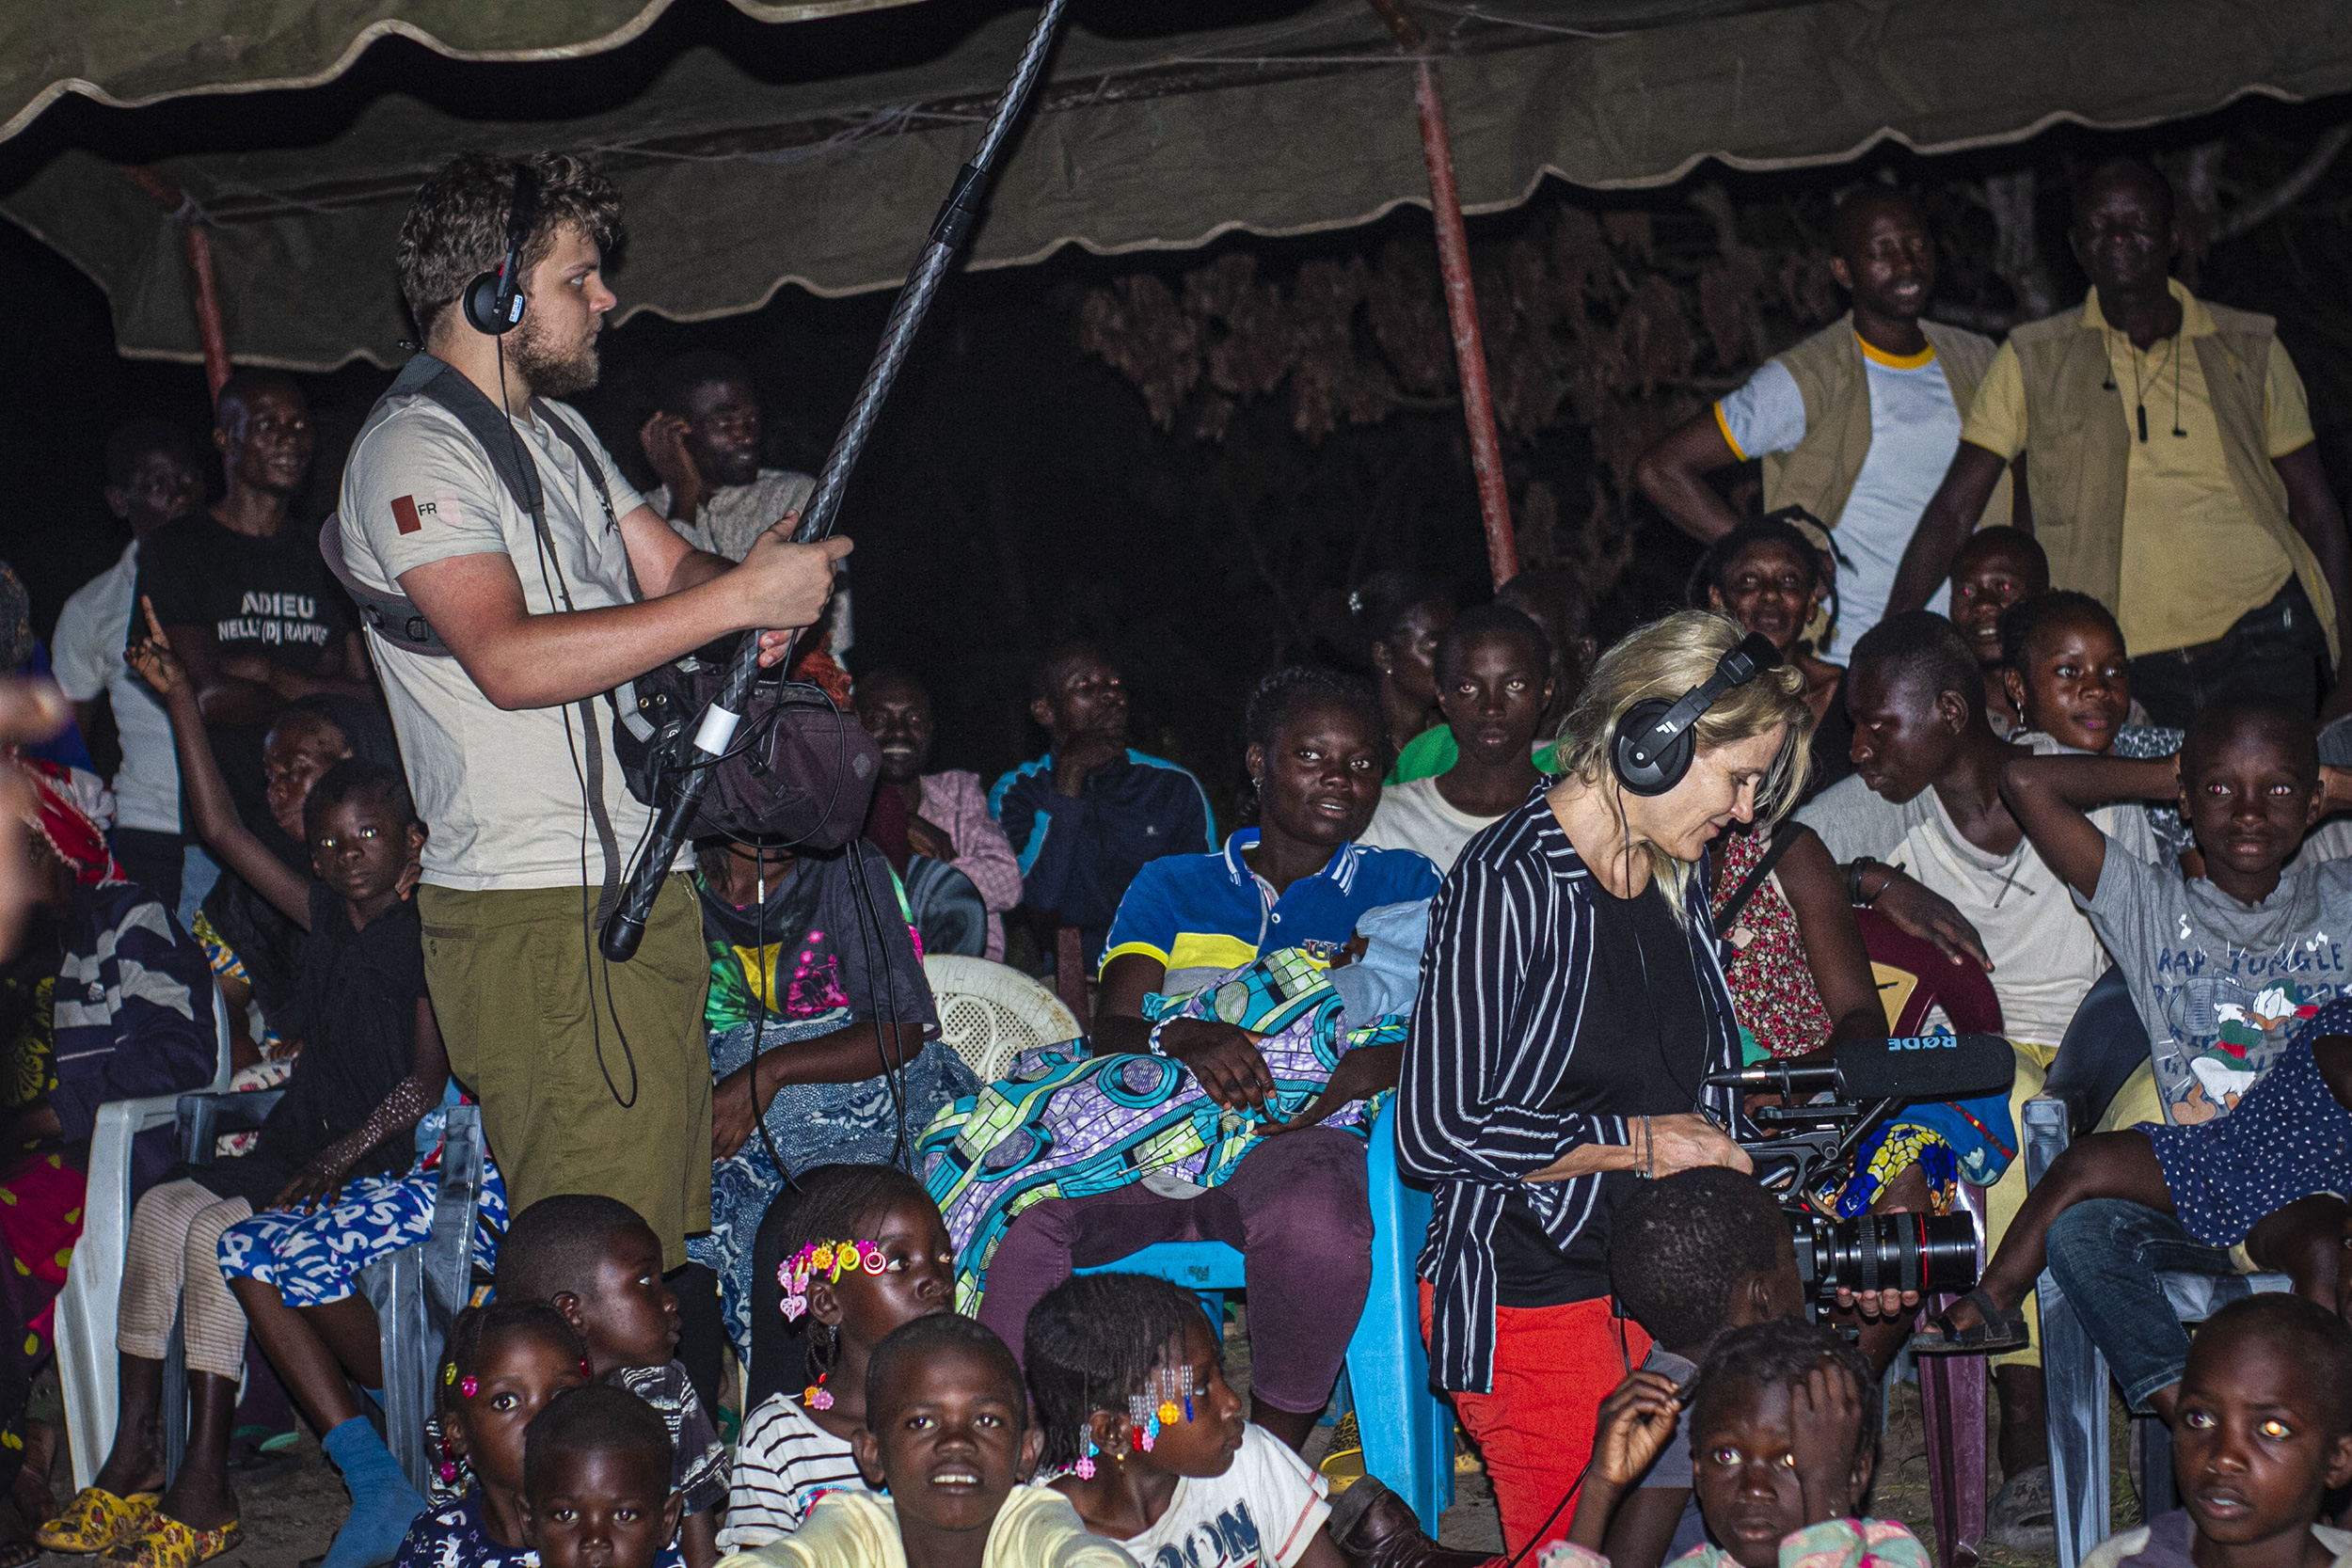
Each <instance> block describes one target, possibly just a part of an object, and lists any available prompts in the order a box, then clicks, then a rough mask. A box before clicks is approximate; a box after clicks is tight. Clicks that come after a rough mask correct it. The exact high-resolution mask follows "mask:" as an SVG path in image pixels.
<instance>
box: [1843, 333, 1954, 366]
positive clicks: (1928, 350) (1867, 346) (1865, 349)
mask: <svg viewBox="0 0 2352 1568" xmlns="http://www.w3.org/2000/svg"><path fill="white" fill-rule="evenodd" d="M1853 341H1855V342H1857V343H1860V344H1861V345H1862V357H1864V358H1865V359H1867V360H1870V361H1871V362H1872V363H1874V364H1880V365H1884V366H1885V367H1886V368H1887V369H1888V370H1890V371H1915V370H1917V369H1919V368H1920V367H1921V366H1922V365H1932V364H1934V363H1935V345H1934V344H1933V343H1930V344H1929V345H1928V346H1927V347H1925V348H1923V349H1921V350H1920V351H1919V352H1918V353H1916V354H1889V353H1887V352H1886V351H1885V350H1884V349H1883V348H1878V347H1875V346H1874V345H1872V343H1871V341H1870V340H1869V339H1867V338H1865V337H1864V336H1863V335H1862V334H1861V333H1859V332H1857V333H1855V334H1854V335H1853Z"/></svg>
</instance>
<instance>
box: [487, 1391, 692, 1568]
mask: <svg viewBox="0 0 2352 1568" xmlns="http://www.w3.org/2000/svg"><path fill="white" fill-rule="evenodd" d="M670 1471H671V1459H670V1434H669V1432H668V1431H667V1429H665V1428H664V1427H663V1426H662V1424H661V1418H660V1416H659V1415H658V1414H656V1413H655V1411H654V1409H653V1407H652V1406H650V1405H648V1404H646V1403H645V1402H644V1401H643V1400H640V1399H636V1398H633V1397H632V1396H630V1395H629V1394H627V1393H625V1392H623V1391H622V1390H621V1389H618V1388H608V1387H589V1388H571V1389H567V1390H565V1391H564V1393H561V1394H559V1395H557V1396H556V1397H555V1398H554V1399H552V1400H550V1401H548V1407H547V1408H546V1409H545V1410H543V1411H541V1412H540V1413H539V1415H538V1416H537V1417H536V1418H534V1419H533V1420H532V1423H531V1425H530V1427H529V1428H528V1429H527V1431H526V1432H525V1433H524V1437H523V1491H522V1497H521V1502H522V1523H523V1539H524V1540H526V1541H528V1542H529V1543H530V1544H531V1546H532V1552H533V1553H535V1554H536V1557H535V1561H536V1564H537V1568H656V1565H657V1564H658V1563H660V1562H661V1561H662V1560H664V1559H665V1558H666V1557H667V1556H668V1553H667V1551H666V1549H665V1548H667V1547H668V1545H669V1544H670V1543H671V1542H672V1541H674V1540H675V1539H676V1537H677V1534H678V1513H679V1512H680V1510H682V1509H683V1508H684V1507H685V1499H684V1498H682V1497H679V1496H678V1495H677V1494H676V1493H675V1492H674V1491H672V1490H671V1489H670Z"/></svg>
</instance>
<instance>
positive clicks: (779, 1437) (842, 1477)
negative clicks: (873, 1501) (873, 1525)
mask: <svg viewBox="0 0 2352 1568" xmlns="http://www.w3.org/2000/svg"><path fill="white" fill-rule="evenodd" d="M866 1490H868V1488H867V1486H866V1478H865V1477H864V1476H862V1475H860V1474H859V1473H858V1468H857V1461H856V1459H855V1458H853V1457H852V1456H851V1454H850V1444H849V1440H848V1439H847V1438H841V1437H835V1436H834V1434H833V1433H830V1432H827V1431H826V1430H825V1429H824V1428H823V1427H820V1426H818V1424H817V1423H816V1422H815V1421H813V1420H811V1419H810V1418H809V1415H808V1412H807V1411H805V1410H803V1409H802V1408H801V1402H800V1401H798V1400H796V1399H793V1398H791V1397H790V1396H789V1395H786V1394H771V1395H769V1396H768V1397H767V1398H766V1399H764V1400H762V1401H761V1402H759V1406H758V1408H757V1409H755V1410H754V1411H753V1412H752V1413H751V1416H750V1417H749V1418H747V1419H746V1420H745V1421H744V1422H743V1433H742V1436H741V1437H739V1439H737V1441H736V1446H735V1479H734V1481H733V1482H732V1483H731V1484H730V1485H729V1487H728V1488H727V1522H726V1528H723V1529H722V1530H720V1532H719V1544H720V1545H721V1546H722V1547H723V1548H725V1549H726V1550H728V1551H736V1552H742V1551H749V1550H751V1549H752V1548H753V1547H755V1546H765V1545H767V1544H769V1543H770V1542H771V1541H775V1540H778V1539H780V1538H781V1537H784V1536H787V1535H789V1534H791V1533H792V1532H793V1531H794V1530H797V1529H799V1528H801V1522H802V1521H803V1520H804V1519H806V1518H807V1517H808V1510H809V1505H810V1504H812V1503H814V1502H815V1501H816V1500H817V1499H818V1497H820V1496H822V1495H823V1494H825V1493H827V1492H864V1491H866Z"/></svg>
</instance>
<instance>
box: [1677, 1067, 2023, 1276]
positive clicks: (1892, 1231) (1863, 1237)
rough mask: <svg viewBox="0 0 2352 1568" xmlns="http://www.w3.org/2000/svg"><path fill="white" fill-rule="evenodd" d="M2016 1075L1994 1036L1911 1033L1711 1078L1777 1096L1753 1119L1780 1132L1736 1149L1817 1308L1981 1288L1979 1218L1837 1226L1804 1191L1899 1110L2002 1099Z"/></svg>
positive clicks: (1899, 1217)
mask: <svg viewBox="0 0 2352 1568" xmlns="http://www.w3.org/2000/svg"><path fill="white" fill-rule="evenodd" d="M2016 1070H2017V1068H2016V1058H2015V1057H2014V1055H2013V1054H2012V1053H2010V1047H2009V1042H2008V1041H2007V1040H2005V1039H2003V1038H2002V1037H2000V1036H1998V1035H1915V1036H1908V1037H1900V1038H1895V1039H1864V1040H1849V1041H1847V1042H1846V1043H1845V1044H1844V1045H1841V1046H1839V1047H1838V1048H1837V1050H1836V1059H1835V1060H1834V1061H1833V1062H1831V1063H1829V1064H1827V1065H1822V1066H1811V1065H1807V1066H1798V1065H1795V1064H1792V1063H1788V1062H1777V1063H1767V1064H1764V1065H1761V1066H1757V1067H1753V1068H1747V1069H1742V1070H1740V1071H1738V1072H1718V1073H1713V1074H1711V1075H1709V1076H1708V1080H1707V1082H1708V1083H1709V1084H1713V1085H1724V1086H1728V1087H1732V1088H1738V1089H1740V1090H1743V1091H1745V1092H1746V1093H1749V1094H1778V1095H1779V1096H1780V1097H1781V1101H1782V1102H1781V1103H1780V1104H1778V1105H1767V1106H1762V1107H1759V1108H1758V1109H1757V1110H1756V1112H1754V1113H1753V1117H1752V1119H1753V1120H1754V1121H1755V1122H1756V1125H1757V1126H1758V1127H1760V1128H1762V1129H1765V1130H1766V1131H1769V1132H1775V1133H1777V1135H1776V1136H1772V1137H1764V1138H1756V1139H1753V1140H1746V1141H1742V1142H1741V1143H1740V1148H1743V1149H1745V1150H1747V1153H1748V1158H1749V1159H1751V1160H1753V1161H1754V1162H1755V1163H1756V1180H1759V1181H1761V1182H1762V1183H1763V1184H1764V1188H1765V1190H1766V1191H1767V1192H1770V1193H1771V1194H1772V1196H1774V1197H1776V1198H1777V1199H1778V1200H1779V1201H1780V1206H1781V1209H1782V1211H1783V1212H1785V1213H1786V1214H1787V1215H1788V1229H1789V1239H1790V1241H1791V1242H1792V1243H1794V1245H1795V1247H1796V1253H1797V1272H1798V1274H1799V1275H1801V1276H1802V1277H1803V1278H1804V1284H1805V1289H1806V1290H1807V1291H1810V1292H1811V1293H1812V1297H1813V1304H1814V1306H1815V1307H1816V1309H1817V1310H1818V1309H1820V1308H1822V1307H1828V1306H1830V1305H1832V1304H1834V1303H1835V1302H1836V1299H1837V1292H1838V1291H1840V1290H1847V1291H1854V1292H1856V1293H1860V1292H1863V1291H1886V1290H1898V1289H1899V1290H1905V1291H1918V1292H1919V1293H1920V1294H1921V1295H1923V1296H1924V1295H1929V1294H1932V1293H1941V1292H1945V1291H1965V1290H1968V1289H1970V1288H1971V1287H1973V1286H1974V1285H1975V1284H1976V1283H1977V1232H1976V1222H1975V1221H1974V1220H1973V1219H1971V1218H1970V1217H1969V1216H1968V1215H1966V1214H1862V1215H1858V1216H1856V1217H1855V1218H1852V1219H1845V1220H1840V1219H1833V1218H1831V1217H1829V1216H1827V1215H1825V1214H1823V1213H1821V1212H1820V1210H1819V1209H1817V1208H1816V1207H1815V1206H1814V1203H1813V1200H1812V1196H1811V1195H1812V1194H1813V1193H1815V1192H1817V1191H1818V1190H1820V1187H1821V1186H1822V1185H1824V1184H1825V1183H1826V1182H1827V1181H1829V1180H1832V1179H1834V1178H1842V1177H1843V1176H1845V1175H1846V1174H1847V1173H1849V1172H1850V1171H1851V1166H1852V1163H1853V1156H1854V1151H1855V1150H1856V1149H1857V1148H1860V1147H1861V1145H1862V1142H1863V1140H1864V1139H1865V1138H1867V1137H1868V1136H1869V1135H1870V1134H1871V1133H1872V1132H1876V1131H1877V1130H1878V1129H1879V1128H1880V1127H1881V1126H1883V1125H1884V1123H1885V1122H1886V1120H1887V1119H1888V1118H1889V1117H1892V1116H1893V1115H1894V1114H1895V1112H1896V1111H1897V1110H1899V1108H1901V1107H1902V1106H1903V1105H1905V1104H1907V1103H1910V1102H1913V1101H1922V1100H1927V1101H1940V1100H1970V1099H1975V1098H1977V1097H1979V1096H1981V1095H1988V1094H2001V1093H2005V1092H2007V1091H2008V1089H2009V1086H2010V1079H2011V1078H2012V1077H2013V1076H2014V1075H2015V1073H2016ZM1823 1091H1826V1093H1824V1092H1823Z"/></svg>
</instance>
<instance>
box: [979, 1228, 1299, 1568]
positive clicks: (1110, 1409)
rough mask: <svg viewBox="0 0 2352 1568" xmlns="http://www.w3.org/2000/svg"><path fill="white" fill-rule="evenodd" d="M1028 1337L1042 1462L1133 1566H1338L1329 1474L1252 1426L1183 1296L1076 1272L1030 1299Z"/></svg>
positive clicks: (1195, 1310)
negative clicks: (1329, 1527)
mask: <svg viewBox="0 0 2352 1568" xmlns="http://www.w3.org/2000/svg"><path fill="white" fill-rule="evenodd" d="M1025 1350H1026V1353H1027V1354H1025V1355H1024V1356H1023V1358H1022V1359H1023V1361H1024V1362H1025V1366H1026V1369H1027V1372H1028V1379H1029V1395H1030V1398H1031V1399H1032V1400H1033V1401H1035V1402H1036V1405H1037V1413H1038V1418H1039V1420H1040V1422H1041V1424H1042V1425H1043V1427H1044V1429H1045V1430H1044V1437H1045V1447H1044V1452H1043V1454H1042V1456H1041V1464H1040V1466H1039V1468H1040V1473H1041V1474H1049V1475H1053V1478H1054V1479H1053V1480H1052V1481H1050V1482H1048V1484H1049V1485H1051V1486H1052V1487H1054V1488H1055V1489H1056V1490H1057V1491H1058V1492H1060V1493H1061V1494H1062V1496H1064V1497H1068V1498H1069V1499H1070V1501H1071V1503H1072V1505H1073V1506H1074V1507H1075V1508H1076V1509H1077V1511H1078V1516H1079V1517H1080V1518H1081V1519H1083V1520H1085V1521H1086V1527H1087V1528H1088V1530H1089V1531H1090V1532H1092V1533H1093V1534H1095V1535H1100V1536H1104V1537H1105V1538H1107V1539H1109V1540H1112V1541H1115V1542H1117V1543H1118V1544H1120V1546H1121V1547H1122V1548H1123V1549H1124V1550H1125V1551H1126V1553H1127V1555H1128V1556H1130V1557H1132V1558H1134V1559H1135V1560H1136V1563H1137V1564H1138V1565H1139V1568H1187V1565H1188V1564H1191V1563H1197V1562H1215V1563H1216V1564H1218V1565H1219V1568H1343V1562H1344V1559H1343V1558H1342V1557H1341V1555H1340V1551H1339V1548H1338V1547H1337V1546H1335V1545H1333V1544H1332V1543H1331V1538H1330V1535H1329V1533H1328V1532H1327V1531H1326V1529H1325V1528H1324V1521H1325V1520H1326V1519H1327V1518H1328V1517H1329V1516H1330V1513H1331V1507H1330V1505H1329V1504H1328V1503H1327V1502H1326V1501H1325V1500H1324V1497H1325V1493H1326V1491H1327V1484H1326V1482H1325V1481H1324V1479H1323V1478H1322V1477H1321V1476H1319V1475H1317V1474H1316V1473H1315V1472H1314V1471H1313V1470H1312V1469H1311V1468H1310V1467H1309V1466H1308V1465H1307V1462H1306V1461H1305V1460H1303V1459H1301V1458H1299V1457H1298V1456H1297V1455H1296V1454H1295V1453H1293V1452H1292V1451H1291V1450H1290V1449H1289V1448H1288V1447H1286V1446H1285V1445H1284V1444H1283V1443H1282V1441H1281V1439H1279V1438H1278V1437H1276V1436H1274V1435H1273V1434H1272V1433H1268V1432H1266V1431H1265V1430H1264V1429H1263V1428H1262V1427H1255V1426H1251V1425H1250V1424H1249V1422H1248V1419H1247V1418H1246V1417H1245V1416H1244V1413H1243V1406H1242V1402H1241V1396H1240V1395H1238V1394H1236V1393H1234V1392H1233V1390H1232V1386H1230V1385H1228V1384H1227V1383H1226V1381H1225V1370H1224V1365H1223V1361H1222V1358H1221V1356H1220V1354H1219V1353H1218V1346H1217V1342H1216V1335H1214V1334H1212V1333H1211V1332H1210V1331H1209V1324H1208V1322H1207V1320H1206V1319H1205V1318H1203V1317H1202V1316H1201V1312H1200V1305H1199V1304H1198V1303H1197V1302H1196V1301H1195V1300H1194V1299H1193V1298H1192V1296H1191V1295H1189V1294H1188V1293H1186V1292H1185V1291H1182V1290H1179V1289H1178V1288H1177V1287H1176V1286H1174V1285H1171V1284H1169V1283H1168V1282H1167V1281H1166V1280H1162V1279H1152V1278H1149V1277H1147V1276H1145V1275H1132V1274H1097V1275H1076V1276H1075V1277H1073V1278H1071V1279H1068V1280H1065V1281H1064V1282H1063V1283H1062V1284H1060V1285H1058V1286H1057V1287H1055V1288H1054V1289H1053V1290H1052V1291H1048V1292H1047V1293H1046V1295H1045V1296H1044V1298H1043V1299H1042V1300H1041V1301H1040V1302H1039V1303H1038V1304H1037V1306H1036V1307H1032V1308H1031V1309H1030V1311H1029V1321H1028V1326H1027V1330H1026V1332H1025ZM1055 1472H1059V1473H1058V1474H1055Z"/></svg>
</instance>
